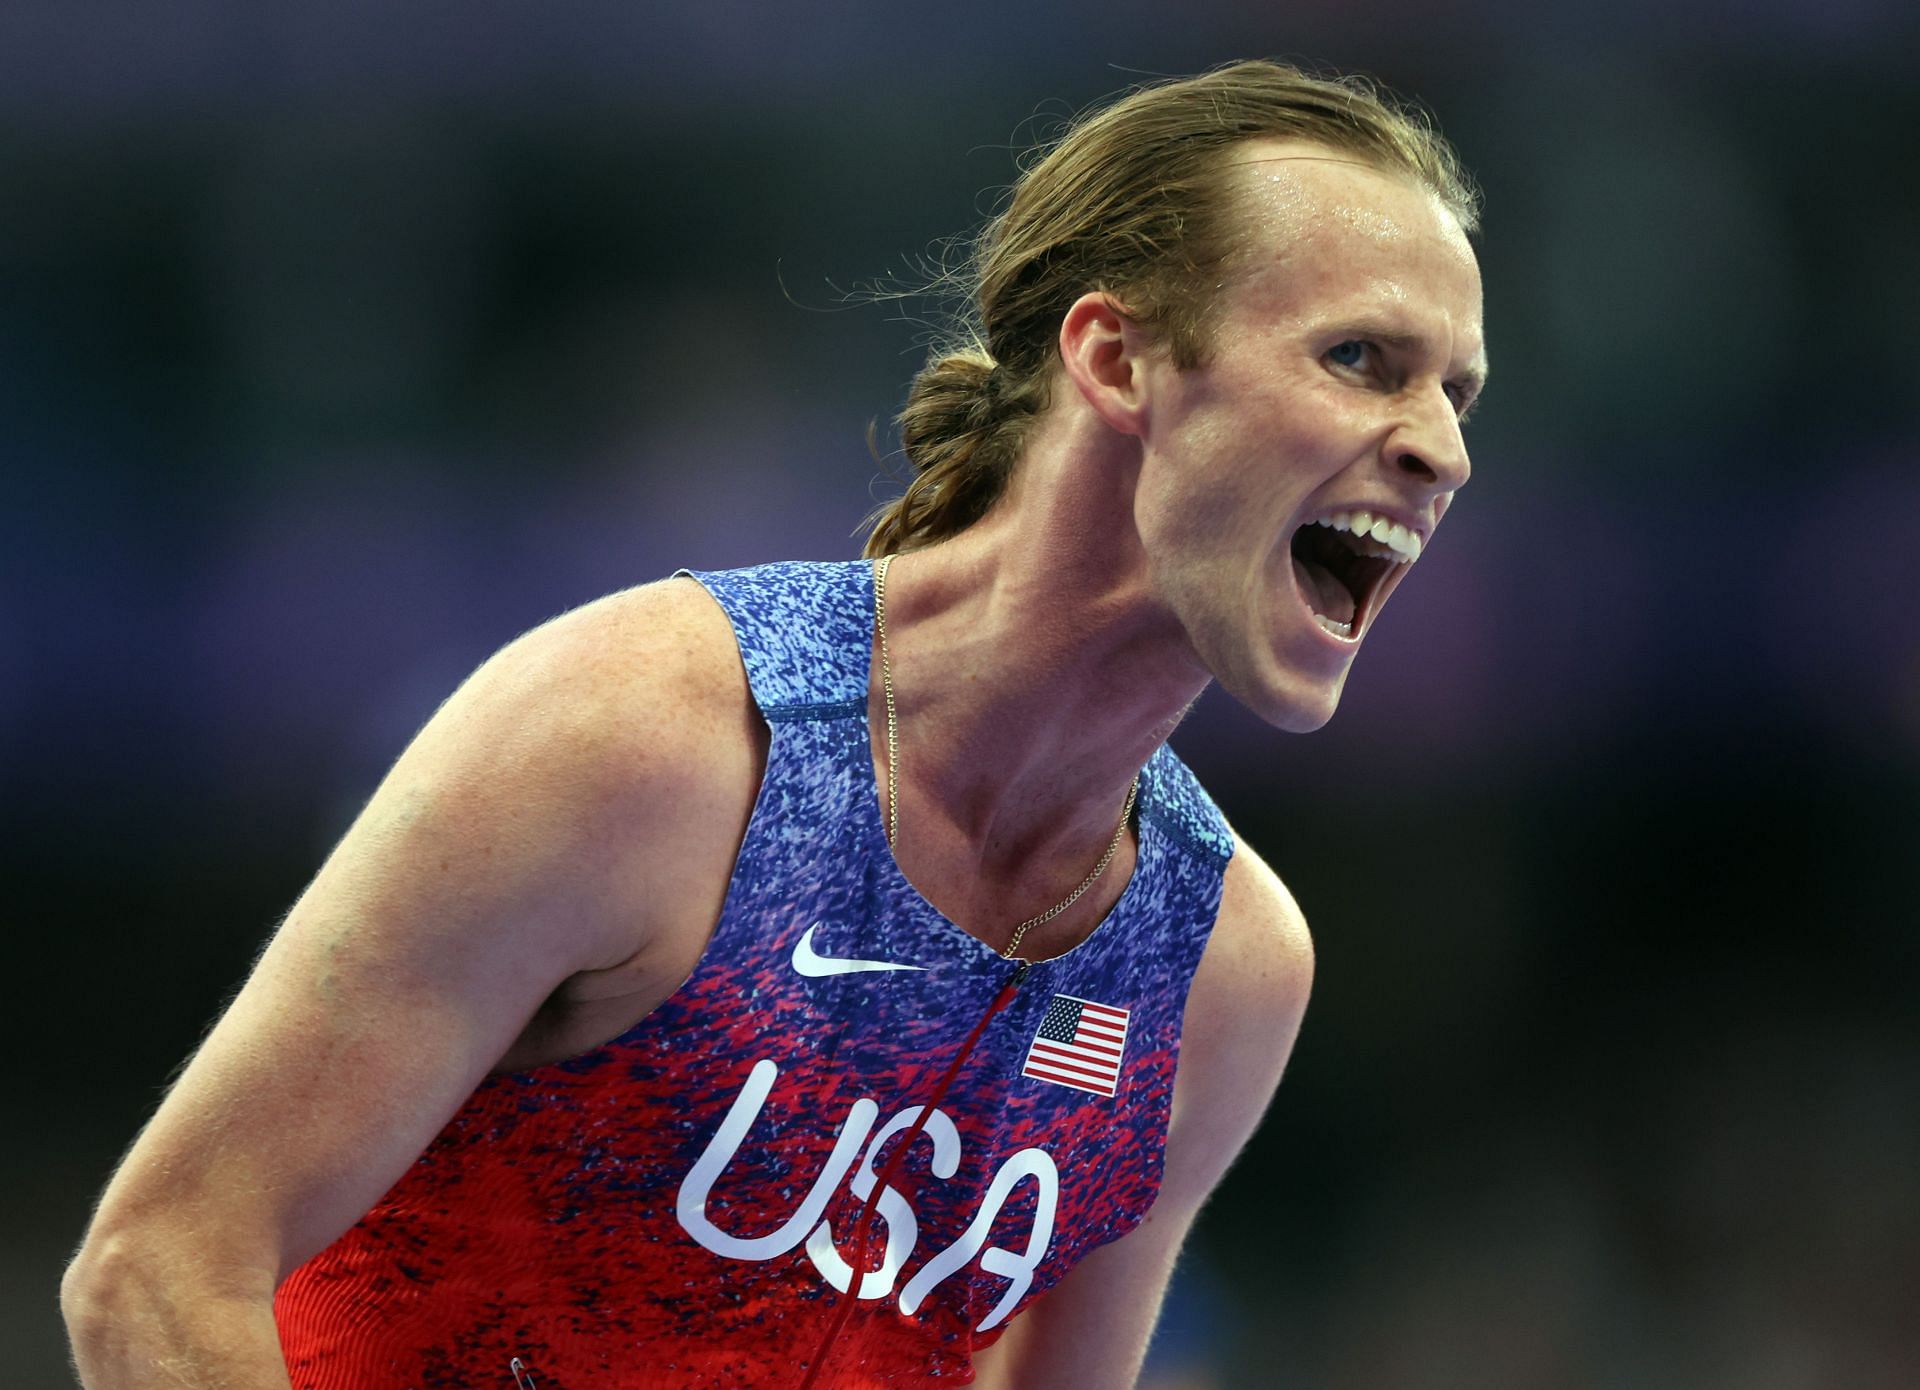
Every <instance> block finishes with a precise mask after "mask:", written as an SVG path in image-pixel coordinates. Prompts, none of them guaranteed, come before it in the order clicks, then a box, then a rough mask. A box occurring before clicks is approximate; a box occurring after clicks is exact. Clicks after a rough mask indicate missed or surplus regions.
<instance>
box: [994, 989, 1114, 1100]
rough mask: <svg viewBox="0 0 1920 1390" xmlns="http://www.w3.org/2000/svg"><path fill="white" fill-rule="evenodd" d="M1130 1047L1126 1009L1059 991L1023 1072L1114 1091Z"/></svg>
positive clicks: (1094, 1089) (1079, 1086)
mask: <svg viewBox="0 0 1920 1390" xmlns="http://www.w3.org/2000/svg"><path fill="white" fill-rule="evenodd" d="M1126 1050H1127V1010H1125V1009H1116V1008H1113V1007H1112V1006H1111V1005H1108V1004H1096V1003H1094V1002H1093V1001H1092V1000H1089V999H1075V998H1074V997H1073V996H1072V995H1070V994H1056V995H1054V996H1053V1001H1052V1002H1051V1003H1049V1004H1048V1005H1047V1015H1046V1017H1045V1018H1043V1019H1041V1020H1040V1031H1039V1032H1038V1033H1036V1034H1034V1036H1033V1046H1031V1047H1029V1048H1028V1049H1027V1064H1026V1066H1024V1067H1022V1068H1021V1069H1020V1074H1021V1075H1022V1076H1031V1077H1033V1078H1034V1079H1035V1080H1037V1081H1052V1082H1055V1083H1056V1084H1058V1085H1061V1086H1072V1087H1075V1088H1076V1089H1078V1090H1082V1091H1092V1092H1093V1093H1094V1094H1095V1095H1101V1096H1110V1095H1112V1094H1113V1092H1114V1088H1115V1087H1116V1086H1118V1085H1119V1084H1120V1059H1121V1057H1122V1055H1123V1054H1125V1052H1126Z"/></svg>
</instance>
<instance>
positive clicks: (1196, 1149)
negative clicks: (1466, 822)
mask: <svg viewBox="0 0 1920 1390" xmlns="http://www.w3.org/2000/svg"><path fill="white" fill-rule="evenodd" d="M1312 983H1313V942H1312V939H1311V938H1310V937H1309V936H1308V934H1307V927H1306V923H1305V921H1304V920H1303V919H1302V918H1301V916H1300V909H1299V908H1298V907H1297V906H1296V905H1295V903H1294V901H1293V897H1292V895H1291V894H1289V893H1288V892H1287V890H1286V887H1285V886H1284V885H1283V884H1282V883H1281V882H1280V880H1279V879H1278V878H1276V877H1274V874H1273V871H1272V870H1271V869H1269V868H1268V867H1267V866H1266V865H1265V864H1263V863H1261V862H1260V860H1259V859H1258V858H1257V857H1255V856H1254V855H1253V853H1252V852H1251V851H1249V850H1248V849H1247V848H1246V847H1245V846H1244V845H1242V846H1241V847H1240V849H1239V851H1238V852H1237V853H1236V854H1235V855H1234V857H1233V859H1232V861H1231V862H1230V863H1229V864H1228V867H1227V880H1226V886H1225V889H1224V892H1223V896H1222V902H1221V906H1220V920H1219V922H1218V924H1217V925H1216V926H1215V928H1214V933H1213V937H1212V939H1211V940H1210V941H1209V942H1208V943H1207V950H1206V954H1205V955H1204V956H1203V957H1201V961H1200V968H1199V969H1198V970H1197V971H1196V972H1195V973H1194V980H1193V988H1192V990H1191V991H1190V992H1189V994H1188V996H1187V1008H1186V1017H1185V1021H1184V1023H1183V1025H1182V1030H1181V1033H1182V1035H1181V1043H1180V1069H1179V1072H1178V1074H1177V1076H1176V1077H1175V1080H1174V1087H1173V1118H1172V1122H1171V1125H1170V1127H1169V1129H1168V1132H1167V1156H1166V1169H1165V1173H1164V1175H1163V1177H1162V1179H1161V1185H1160V1193H1159V1196H1158V1197H1157V1198H1155V1200H1154V1204H1153V1208H1152V1209H1151V1210H1150V1211H1149V1212H1148V1213H1147V1215H1146V1218H1145V1220H1143V1221H1142V1222H1141V1223H1140V1225H1139V1226H1138V1227H1136V1228H1135V1229H1134V1230H1133V1231H1131V1232H1129V1233H1128V1234H1127V1235H1125V1236H1123V1237H1122V1238H1121V1239H1119V1240H1117V1241H1115V1242H1113V1244H1111V1245H1107V1246H1103V1247H1102V1248H1100V1249H1099V1250H1096V1251H1094V1252H1093V1254H1091V1255H1089V1256H1088V1257H1087V1258H1086V1259H1085V1260H1083V1261H1082V1262H1081V1263H1080V1264H1079V1266H1078V1267H1076V1268H1075V1269H1074V1270H1073V1272H1072V1273H1070V1274H1068V1275H1067V1276H1066V1278H1064V1279H1062V1280H1061V1281H1060V1283H1059V1284H1058V1285H1056V1286H1055V1287H1054V1288H1053V1289H1052V1290H1050V1291H1049V1292H1048V1293H1047V1294H1046V1295H1045V1296H1044V1297H1042V1298H1041V1299H1040V1300H1039V1301H1038V1302H1037V1303H1035V1304H1034V1305H1033V1306H1032V1307H1031V1308H1029V1309H1028V1310H1027V1311H1026V1312H1024V1313H1022V1314H1021V1315H1020V1317H1019V1318H1017V1319H1015V1321H1014V1322H1013V1324H1012V1325H1011V1326H1010V1327H1009V1328H1008V1329H1007V1332H1006V1335H1005V1336H1003V1337H1002V1338H1001V1339H1000V1341H998V1342H996V1343H995V1344H994V1345H993V1346H992V1347H990V1348H988V1349H987V1350H986V1351H984V1352H982V1353H980V1354H979V1355H978V1356H977V1357H976V1358H975V1363H974V1364H975V1366H976V1367H977V1368H978V1372H979V1376H978V1379H977V1380H976V1382H975V1383H976V1385H978V1386H980V1387H982V1390H1048V1387H1053V1386H1060V1385H1082V1386H1087V1387H1090V1390H1120V1388H1121V1387H1127V1386H1131V1385H1133V1383H1134V1382H1135V1380H1137V1379H1138V1377H1139V1374H1140V1363H1141V1361H1142V1360H1143V1359H1144V1358H1145V1356H1146V1351H1147V1341H1148V1339H1149V1338H1150V1337H1151V1336H1152V1334H1153V1325H1154V1320H1155V1318H1156V1317H1157V1316H1158V1314H1159V1310H1160V1301H1161V1299H1162V1297H1163V1296H1164V1295H1165V1293H1166V1288H1167V1281H1168V1279H1169V1277H1170V1276H1171V1275H1172V1273H1173V1266H1174V1261H1175V1260H1176V1259H1177V1258H1178V1256H1179V1253H1180V1246H1181V1243H1182V1242H1183V1241H1185V1239H1186V1236H1187V1232H1188V1230H1189V1229H1190V1228H1191V1227H1192V1225H1193V1220H1194V1217H1195V1216H1196V1215H1197V1214H1198V1213H1199V1210H1200V1207H1201V1205H1202V1203H1204V1202H1205V1200H1206V1198H1207V1196H1208V1194H1209V1193H1211V1192H1212V1191H1213V1189H1214V1187H1215V1186H1217V1185H1218V1183H1219V1181H1220V1179H1221V1178H1222V1177H1224V1176H1225V1174H1226V1171H1227V1168H1228V1166H1229V1165H1230V1164H1231V1163H1232V1162H1233V1160H1234V1158H1235V1156H1237V1155H1238V1154H1239V1152H1240V1150H1241V1148H1242V1147H1243V1146H1244V1145H1245V1144H1246V1142H1247V1139H1248V1138H1249V1137H1250V1136H1251V1135H1252V1133H1253V1131H1254V1128H1255V1127H1256V1126H1257V1125H1258V1124H1259V1122H1260V1116H1261V1114H1262V1113H1263V1112H1264V1111H1265V1110H1266V1107H1267V1102H1268V1101H1269V1099H1271V1097H1272V1095H1273V1091H1274V1088H1275V1087H1277V1086H1278V1085H1279V1084H1280V1073H1281V1071H1282V1070H1283V1069H1284V1068H1285V1066H1286V1063H1287V1057H1288V1055H1289V1054H1290V1053H1291V1052H1292V1050H1293V1042H1294V1038H1295V1037H1296V1036H1297V1035H1298V1033H1299V1031H1300V1020H1301V1017H1302V1016H1303V1015H1304V1013H1305V1012H1306V1007H1307V994H1308V992H1309V990H1310V989H1311V987H1312Z"/></svg>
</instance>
